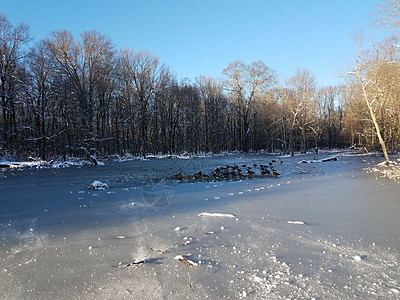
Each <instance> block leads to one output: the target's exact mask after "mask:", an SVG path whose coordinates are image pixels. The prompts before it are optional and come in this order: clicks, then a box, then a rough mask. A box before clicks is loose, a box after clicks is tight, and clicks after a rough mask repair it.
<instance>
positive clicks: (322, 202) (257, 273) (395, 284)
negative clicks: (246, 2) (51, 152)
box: [0, 153, 400, 299]
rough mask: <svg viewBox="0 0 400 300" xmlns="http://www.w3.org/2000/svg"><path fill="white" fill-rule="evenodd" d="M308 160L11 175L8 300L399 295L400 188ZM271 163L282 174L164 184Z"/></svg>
mask: <svg viewBox="0 0 400 300" xmlns="http://www.w3.org/2000/svg"><path fill="white" fill-rule="evenodd" d="M331 156H332V155H331V154H329V155H328V154H323V153H322V154H319V155H318V157H317V159H323V158H326V157H331ZM313 159H314V155H306V156H296V157H294V158H282V162H283V163H282V164H279V161H277V160H278V158H277V157H271V156H261V155H259V156H250V155H246V156H223V157H214V158H193V159H152V160H148V161H130V162H120V163H118V162H114V163H107V164H106V165H105V166H97V167H82V168H76V167H71V168H66V169H42V170H35V169H32V170H31V169H29V170H16V169H13V170H3V171H2V172H0V195H1V196H0V197H1V198H0V241H1V244H0V299H186V298H188V299H207V298H209V299H224V298H227V299H229V298H231V299H239V298H250V299H313V298H314V299H350V298H360V299H398V298H399V297H400V266H399V261H400V231H399V228H400V217H399V214H400V196H399V192H400V186H399V184H398V183H395V182H393V181H390V180H388V179H384V178H376V177H375V176H377V174H374V173H367V172H365V171H364V170H363V168H364V167H366V166H368V164H374V163H376V162H379V161H380V160H377V159H376V158H372V157H358V156H351V155H346V154H338V155H337V161H333V160H332V161H327V162H321V161H314V162H313V163H310V162H309V163H300V161H301V160H313ZM272 160H276V162H274V163H273V164H274V166H275V168H276V170H277V171H278V172H279V173H280V174H281V175H280V176H278V177H277V178H272V177H260V176H254V178H252V179H245V180H234V181H225V180H219V181H216V182H214V181H204V182H186V181H184V182H183V183H180V182H178V181H171V180H162V179H163V178H166V177H170V176H172V175H173V174H177V173H179V172H181V173H182V175H183V176H185V175H191V176H192V175H193V174H194V173H196V172H198V171H200V170H201V171H202V172H203V173H207V174H210V173H211V172H212V171H213V170H214V169H215V168H217V167H224V166H226V165H231V166H232V165H234V164H236V165H237V166H241V165H244V164H246V166H251V167H252V168H253V170H257V168H258V167H254V166H253V164H254V163H255V164H257V165H259V164H268V163H269V162H271V161H272ZM374 160H377V161H376V162H374ZM95 180H99V181H101V182H104V183H107V185H108V186H109V188H108V189H105V190H89V189H88V186H89V184H90V183H92V182H93V181H95ZM202 213H205V214H202ZM215 213H218V214H216V215H215ZM179 255H180V256H179ZM179 258H180V260H179Z"/></svg>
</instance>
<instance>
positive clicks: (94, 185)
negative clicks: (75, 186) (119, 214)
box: [89, 180, 108, 190]
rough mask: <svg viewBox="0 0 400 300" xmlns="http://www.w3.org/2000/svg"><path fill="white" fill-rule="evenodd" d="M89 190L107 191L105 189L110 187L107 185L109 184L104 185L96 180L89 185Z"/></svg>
mask: <svg viewBox="0 0 400 300" xmlns="http://www.w3.org/2000/svg"><path fill="white" fill-rule="evenodd" d="M89 189H90V190H105V189H108V185H107V183H103V182H101V181H97V180H95V181H93V182H92V183H91V184H90V185H89Z"/></svg>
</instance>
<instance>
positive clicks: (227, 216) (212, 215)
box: [198, 212, 236, 218]
mask: <svg viewBox="0 0 400 300" xmlns="http://www.w3.org/2000/svg"><path fill="white" fill-rule="evenodd" d="M198 216H199V217H213V218H236V217H235V216H234V215H232V214H224V213H209V212H202V213H199V215H198Z"/></svg>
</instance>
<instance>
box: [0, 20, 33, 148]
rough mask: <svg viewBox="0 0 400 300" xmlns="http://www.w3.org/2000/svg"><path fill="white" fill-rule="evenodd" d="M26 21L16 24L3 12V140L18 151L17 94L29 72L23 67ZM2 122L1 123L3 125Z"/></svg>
mask: <svg viewBox="0 0 400 300" xmlns="http://www.w3.org/2000/svg"><path fill="white" fill-rule="evenodd" d="M29 39H30V38H29V28H28V26H27V25H25V24H20V25H18V26H16V27H14V26H13V25H12V24H11V23H10V22H9V21H8V20H7V18H6V16H5V15H2V14H0V101H1V102H0V105H1V111H2V120H0V121H1V123H2V127H3V133H2V140H3V145H4V148H5V149H8V150H15V147H16V145H15V143H16V135H17V122H16V107H15V106H16V103H15V102H16V96H17V93H18V91H19V89H20V88H21V87H22V81H23V77H24V73H25V71H24V70H23V67H22V60H23V58H24V53H23V46H24V45H25V44H26V43H27V42H28V41H29ZM1 123H0V124H1Z"/></svg>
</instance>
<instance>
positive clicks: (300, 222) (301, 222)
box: [287, 221, 305, 225]
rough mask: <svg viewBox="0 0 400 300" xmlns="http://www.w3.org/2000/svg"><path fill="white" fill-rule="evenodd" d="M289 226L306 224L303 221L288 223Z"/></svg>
mask: <svg viewBox="0 0 400 300" xmlns="http://www.w3.org/2000/svg"><path fill="white" fill-rule="evenodd" d="M287 222H288V223H289V224H294V225H304V224H305V223H304V222H303V221H287Z"/></svg>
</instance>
